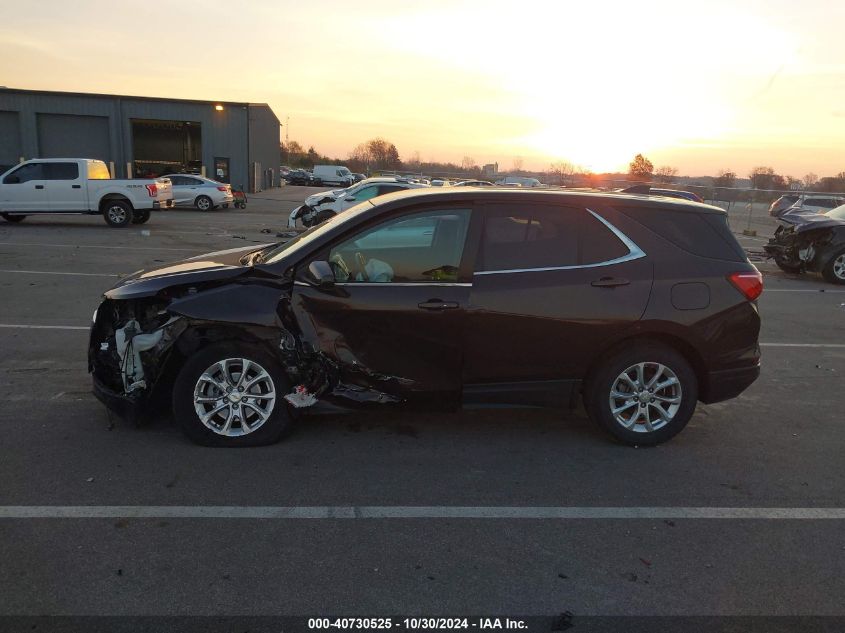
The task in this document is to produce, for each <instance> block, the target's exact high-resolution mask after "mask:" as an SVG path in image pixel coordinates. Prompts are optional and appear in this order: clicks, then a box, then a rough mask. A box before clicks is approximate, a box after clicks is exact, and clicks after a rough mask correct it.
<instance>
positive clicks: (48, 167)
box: [44, 163, 79, 180]
mask: <svg viewBox="0 0 845 633" xmlns="http://www.w3.org/2000/svg"><path fill="white" fill-rule="evenodd" d="M78 178H79V166H78V165H77V164H76V163H44V179H45V180H76V179H78Z"/></svg>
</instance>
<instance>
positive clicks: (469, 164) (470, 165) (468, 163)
mask: <svg viewBox="0 0 845 633" xmlns="http://www.w3.org/2000/svg"><path fill="white" fill-rule="evenodd" d="M477 168H478V164H477V163H476V162H475V159H474V158H473V157H472V156H464V159H463V160H462V161H461V169H463V170H464V171H474V170H475V169H477Z"/></svg>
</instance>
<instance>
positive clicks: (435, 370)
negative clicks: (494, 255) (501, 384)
mask: <svg viewBox="0 0 845 633" xmlns="http://www.w3.org/2000/svg"><path fill="white" fill-rule="evenodd" d="M471 214H472V210H471V205H469V206H468V205H467V204H466V203H462V204H460V205H441V206H437V207H427V208H419V207H418V208H416V209H415V210H413V211H409V212H405V213H399V214H396V215H392V216H391V217H390V218H389V219H384V220H382V221H376V222H375V223H372V224H370V225H368V226H367V227H366V228H361V229H358V230H356V231H354V233H353V234H352V235H347V236H344V237H342V238H340V239H338V240H337V241H336V242H335V243H334V244H332V245H331V246H330V247H329V248H327V249H325V250H324V251H322V252H320V253H317V254H315V255H314V256H313V257H311V258H309V260H308V261H306V262H304V263H303V264H302V266H301V267H299V268H298V270H297V282H296V283H295V285H294V300H293V306H294V312H295V314H296V317H297V321H298V322H299V324H300V327H302V329H303V331H304V333H305V338H306V340H309V341H312V342H313V343H314V344H315V345H318V347H319V349H320V351H321V352H322V353H323V354H325V355H326V356H327V357H328V358H329V359H331V360H332V361H333V362H334V363H336V364H337V367H338V371H339V374H340V380H341V382H342V383H343V385H346V387H345V388H343V391H344V392H345V393H347V394H353V397H354V399H356V400H359V401H372V400H376V401H378V400H382V401H384V400H385V399H386V400H388V401H389V400H390V399H393V398H396V399H400V400H414V401H418V402H423V403H424V402H429V403H437V404H444V403H453V402H457V400H458V398H459V395H460V391H461V365H462V360H463V337H464V315H465V308H466V305H467V302H468V300H469V291H470V283H469V280H470V268H469V266H468V262H467V261H466V258H464V247H465V243H466V239H467V238H466V236H467V233H468V228H469V223H470V218H471ZM315 260H325V261H329V263H330V265H331V266H332V268H333V270H334V272H335V279H336V283H335V286H334V287H333V288H331V289H319V288H315V287H313V286H311V285H308V283H307V282H306V281H305V280H306V277H305V275H304V274H303V273H304V271H305V270H307V267H308V264H309V263H310V262H311V261H315ZM380 394H384V395H383V396H382V395H380Z"/></svg>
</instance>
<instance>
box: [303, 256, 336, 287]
mask: <svg viewBox="0 0 845 633" xmlns="http://www.w3.org/2000/svg"><path fill="white" fill-rule="evenodd" d="M308 280H309V281H310V282H311V283H312V284H313V285H315V286H316V287H317V288H321V289H325V288H332V287H334V271H333V270H332V267H331V266H330V265H329V262H324V261H314V262H311V263H310V264H308Z"/></svg>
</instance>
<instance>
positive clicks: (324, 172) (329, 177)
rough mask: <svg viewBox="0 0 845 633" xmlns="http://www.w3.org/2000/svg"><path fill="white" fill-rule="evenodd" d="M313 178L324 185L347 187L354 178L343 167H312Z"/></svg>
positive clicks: (347, 169) (346, 168)
mask: <svg viewBox="0 0 845 633" xmlns="http://www.w3.org/2000/svg"><path fill="white" fill-rule="evenodd" d="M311 173H313V174H314V178H316V179H317V180H319V181H320V182H322V183H324V184H326V185H345V186H347V187H348V186H349V185H351V184H353V183H354V182H355V176H353V175H352V172H351V171H349V168H348V167H346V166H345V165H314V169H313V170H312V172H311Z"/></svg>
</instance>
